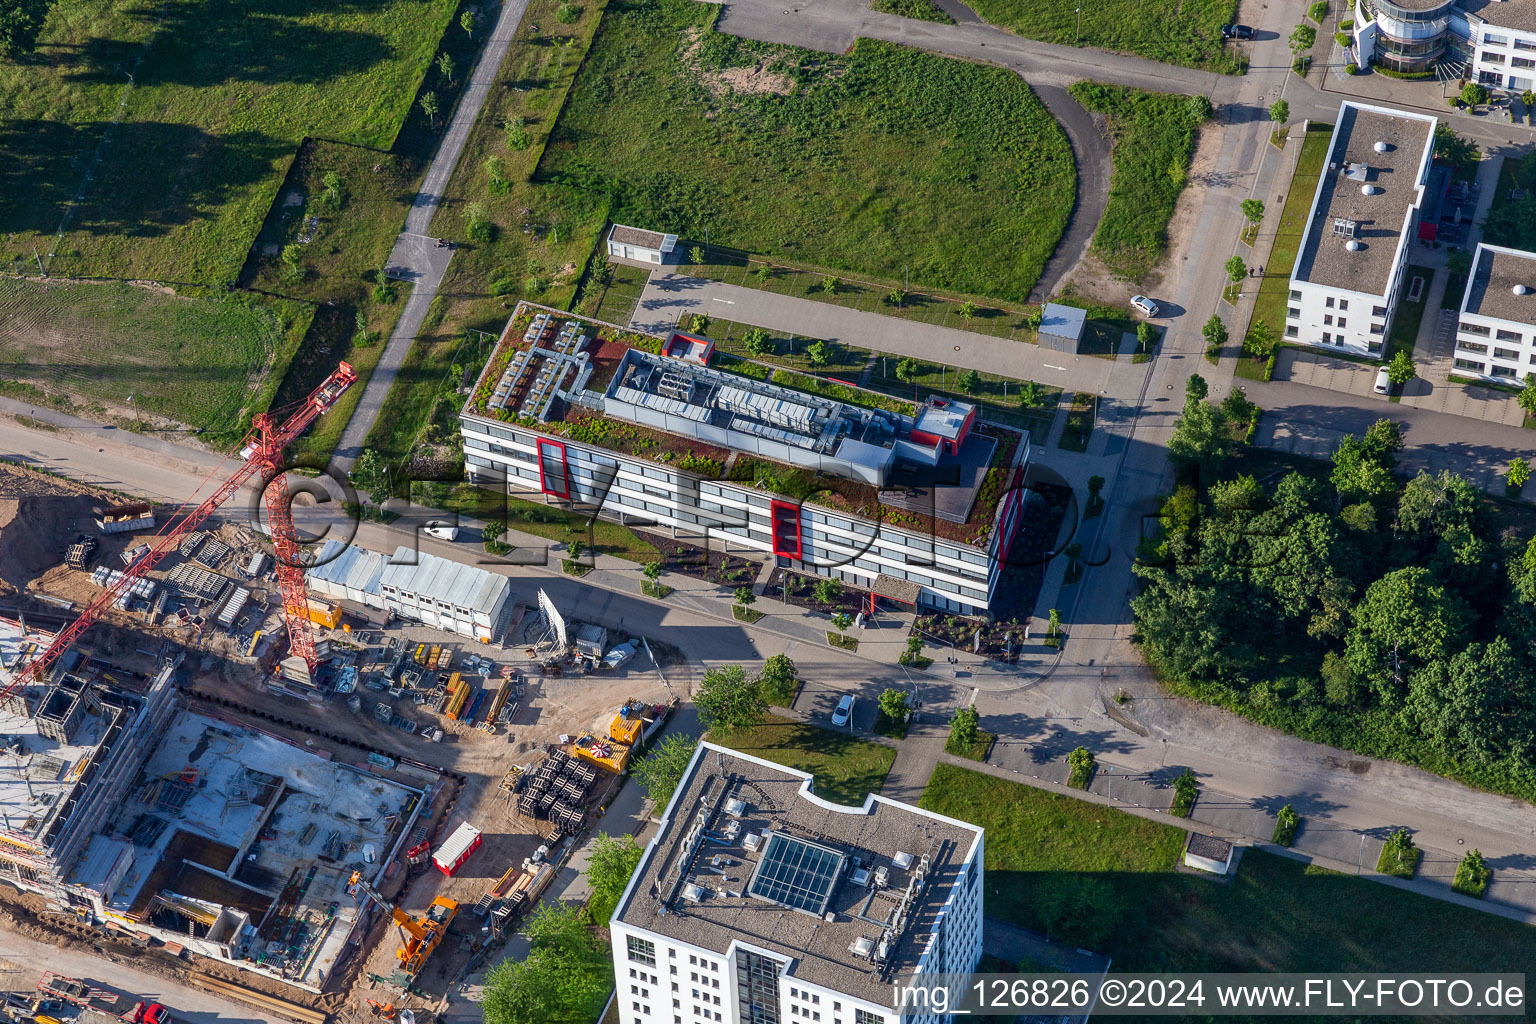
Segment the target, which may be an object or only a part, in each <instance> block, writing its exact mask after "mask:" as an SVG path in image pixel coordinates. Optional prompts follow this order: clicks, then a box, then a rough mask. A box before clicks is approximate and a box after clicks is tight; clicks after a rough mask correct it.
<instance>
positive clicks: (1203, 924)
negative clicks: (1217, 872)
mask: <svg viewBox="0 0 1536 1024" xmlns="http://www.w3.org/2000/svg"><path fill="white" fill-rule="evenodd" d="M922 805H923V806H924V807H926V808H928V809H929V810H933V811H937V812H939V813H941V814H947V815H950V816H952V817H956V818H960V819H962V820H965V821H971V822H975V823H976V824H979V825H984V826H985V827H986V829H987V843H986V882H987V913H988V914H990V915H994V916H997V917H1002V918H1005V919H1007V920H1010V921H1013V922H1015V923H1018V924H1021V925H1024V926H1026V927H1040V924H1041V922H1040V921H1039V919H1038V918H1037V916H1036V908H1037V902H1036V900H1035V898H1034V897H1035V895H1036V893H1037V892H1038V890H1039V887H1040V886H1041V885H1042V884H1045V883H1048V882H1051V881H1052V880H1053V879H1055V878H1056V877H1058V876H1084V875H1086V876H1089V877H1092V878H1095V879H1100V880H1103V881H1104V882H1106V883H1107V884H1108V885H1110V886H1112V887H1113V890H1114V894H1115V896H1116V898H1117V899H1118V901H1119V904H1120V913H1119V915H1118V920H1117V923H1116V927H1114V928H1113V929H1112V931H1111V932H1110V936H1109V938H1108V939H1107V940H1106V941H1105V942H1104V943H1103V944H1102V946H1101V947H1100V948H1099V949H1098V950H1097V951H1098V952H1103V953H1108V954H1109V955H1110V956H1112V957H1113V958H1114V964H1115V969H1116V970H1117V971H1181V970H1182V971H1195V970H1210V971H1264V972H1268V971H1382V972H1392V971H1403V972H1406V971H1423V970H1433V971H1473V970H1486V971H1503V970H1515V971H1518V970H1524V969H1525V968H1524V966H1523V965H1527V964H1530V963H1532V962H1536V929H1533V928H1530V927H1528V926H1526V925H1523V924H1519V923H1517V922H1514V921H1509V920H1506V919H1504V918H1501V917H1494V916H1493V915H1491V914H1484V913H1481V912H1479V911H1476V910H1469V909H1466V908H1463V907H1459V906H1455V905H1452V904H1449V903H1443V902H1441V901H1439V900H1433V899H1430V898H1428V897H1425V896H1419V895H1417V894H1415V893H1410V892H1404V891H1401V890H1398V889H1393V888H1391V887H1389V886H1385V885H1381V884H1379V883H1375V882H1370V881H1366V880H1364V879H1361V878H1354V877H1351V876H1348V875H1341V874H1337V873H1335V872H1332V871H1326V870H1323V869H1321V868H1314V867H1310V866H1308V865H1306V864H1303V863H1300V862H1298V861H1293V860H1289V859H1287V858H1283V857H1278V856H1274V855H1271V854H1266V853H1262V852H1259V851H1257V850H1252V849H1250V850H1246V851H1245V852H1244V854H1243V859H1242V862H1241V864H1240V866H1239V869H1238V872H1237V876H1236V879H1235V880H1234V882H1233V883H1232V884H1231V885H1217V884H1214V883H1212V882H1210V881H1208V880H1206V879H1203V878H1196V877H1192V876H1190V875H1186V874H1181V873H1177V872H1175V870H1174V865H1175V864H1176V863H1178V862H1179V861H1180V859H1181V854H1182V849H1183V843H1184V835H1185V833H1184V831H1183V830H1182V829H1176V828H1172V827H1169V826H1167V825H1162V824H1158V823H1156V822H1151V821H1147V820H1145V819H1142V818H1138V817H1135V816H1133V815H1130V814H1125V813H1123V812H1121V811H1115V810H1110V809H1108V808H1105V807H1103V806H1100V805H1097V804H1093V803H1089V802H1085V801H1082V800H1078V799H1075V798H1073V797H1068V796H1061V795H1059V794H1056V793H1047V792H1044V791H1042V790H1038V789H1033V788H1031V787H1029V786H1024V785H1020V784H1018V783H1015V782H1010V781H1008V780H1005V779H997V778H993V777H992V776H988V775H982V774H980V773H978V772H972V771H967V770H965V769H963V768H956V767H953V766H950V765H939V766H938V768H936V769H935V771H934V773H933V776H932V778H931V779H929V782H928V787H927V789H926V790H925V792H924V794H923V799H922ZM1341 907H1344V908H1348V912H1347V913H1341V912H1340V908H1341ZM1447 935H1463V936H1476V937H1477V940H1476V941H1475V942H1446V941H1444V937H1445V936H1447Z"/></svg>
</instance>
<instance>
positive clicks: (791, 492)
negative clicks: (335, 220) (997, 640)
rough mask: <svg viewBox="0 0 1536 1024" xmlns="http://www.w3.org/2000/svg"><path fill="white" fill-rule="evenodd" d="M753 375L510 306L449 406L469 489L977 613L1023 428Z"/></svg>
mask: <svg viewBox="0 0 1536 1024" xmlns="http://www.w3.org/2000/svg"><path fill="white" fill-rule="evenodd" d="M766 376H768V368H767V367H765V366H763V365H762V364H757V363H752V362H749V361H746V360H740V359H736V358H735V357H733V356H729V355H726V354H722V353H718V352H716V351H715V345H714V343H713V342H712V341H711V340H710V339H708V338H706V337H702V336H700V335H698V334H688V335H684V334H673V335H671V336H670V337H667V338H659V337H654V336H650V335H644V334H638V333H635V332H632V331H629V330H627V329H625V328H620V327H617V326H615V325H611V324H603V323H600V322H597V321H592V320H588V319H585V318H582V317H577V316H575V315H573V314H569V313H564V312H561V311H559V310H550V309H545V308H543V307H538V306H534V305H532V304H528V303H525V304H523V305H521V306H520V307H519V308H518V310H517V311H516V313H514V314H513V316H512V318H511V320H510V321H509V322H508V324H507V327H506V329H505V330H504V331H503V333H502V336H501V339H500V341H499V343H498V345H497V347H496V349H495V351H494V352H493V353H492V355H491V358H490V360H489V361H488V363H487V365H486V368H485V370H484V371H483V372H482V374H481V377H480V379H479V381H478V382H477V383H476V386H475V388H474V390H473V391H472V393H471V395H470V397H469V400H468V401H467V402H466V403H465V405H464V407H463V410H462V412H461V416H460V425H461V429H462V436H463V444H464V453H465V460H466V464H467V470H468V473H469V475H470V478H471V480H472V481H473V482H475V483H477V484H479V485H481V486H485V487H494V488H498V489H500V488H503V487H504V488H505V490H506V493H508V494H509V495H514V496H516V497H519V498H523V499H529V498H532V499H534V500H540V499H542V500H544V501H546V502H549V503H552V504H558V505H560V506H562V507H566V508H571V509H574V510H577V511H585V512H595V513H596V514H597V515H600V516H603V517H605V518H609V519H615V520H618V521H620V522H622V523H625V524H627V525H631V526H636V527H641V528H652V529H661V530H665V531H669V532H671V533H672V534H673V535H674V536H677V537H679V538H680V539H689V540H691V541H693V542H695V543H697V542H699V541H700V540H701V539H702V538H703V537H704V536H705V535H706V534H707V535H708V536H710V537H711V538H714V539H717V540H723V541H724V542H725V543H727V544H729V545H730V546H731V547H733V548H736V549H738V550H745V551H749V552H752V553H755V554H757V555H758V556H759V557H762V556H769V557H774V558H776V559H777V560H778V562H779V564H780V565H781V566H784V567H785V568H787V569H790V570H793V571H795V572H799V573H803V574H805V575H807V576H813V577H816V576H819V577H829V578H834V579H839V580H842V581H844V582H845V583H847V584H848V585H850V586H852V587H856V588H859V589H862V590H865V591H867V592H869V593H870V594H873V595H878V596H880V597H882V598H885V599H888V600H890V601H892V602H895V603H897V604H899V605H905V606H912V607H915V608H918V609H922V610H938V611H949V612H958V613H962V614H979V613H981V612H984V611H986V610H987V609H988V608H990V607H991V606H992V604H993V601H994V596H995V591H996V588H997V584H998V580H999V577H1000V575H1001V569H1002V563H1003V558H1004V557H1005V556H1006V554H1007V551H1008V547H1009V544H1010V542H1011V541H1012V535H1013V533H1014V531H1015V530H1016V529H1017V526H1018V521H1019V517H1020V513H1021V511H1022V508H1023V504H1024V502H1023V498H1024V494H1023V491H1022V489H1021V488H1020V487H1019V481H1020V480H1021V479H1022V476H1023V468H1024V466H1025V465H1026V464H1027V462H1028V459H1029V452H1030V448H1029V439H1028V436H1027V435H1026V434H1024V433H1021V432H1019V431H1016V430H1013V429H1010V428H1006V427H1001V426H998V425H996V424H991V423H987V422H985V421H983V420H980V419H979V418H978V415H977V410H976V408H975V407H974V406H972V405H971V404H969V403H966V402H960V401H956V400H953V399H939V398H930V399H929V400H928V401H927V402H926V403H924V404H921V405H918V404H915V403H910V402H902V401H901V400H899V399H893V398H890V397H889V396H885V395H876V394H874V393H863V392H859V391H858V390H857V389H849V391H848V393H849V394H852V395H860V396H862V397H866V398H868V400H869V402H868V404H867V405H863V404H860V405H855V404H851V403H849V402H842V401H836V400H833V399H830V398H826V397H824V396H822V395H816V394H811V393H808V392H806V391H800V390H796V389H793V388H789V387H783V386H780V385H778V384H774V383H770V382H769V381H767V380H764V379H762V378H764V377H766Z"/></svg>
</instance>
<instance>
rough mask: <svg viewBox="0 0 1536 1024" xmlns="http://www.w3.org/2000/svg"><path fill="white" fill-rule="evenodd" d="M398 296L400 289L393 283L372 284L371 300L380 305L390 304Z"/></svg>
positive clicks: (392, 303)
mask: <svg viewBox="0 0 1536 1024" xmlns="http://www.w3.org/2000/svg"><path fill="white" fill-rule="evenodd" d="M399 298H400V291H399V289H397V288H396V287H395V286H394V285H393V284H376V285H374V286H373V301H374V302H377V303H378V304H379V305H381V306H392V305H394V303H395V301H396V300H397V299H399Z"/></svg>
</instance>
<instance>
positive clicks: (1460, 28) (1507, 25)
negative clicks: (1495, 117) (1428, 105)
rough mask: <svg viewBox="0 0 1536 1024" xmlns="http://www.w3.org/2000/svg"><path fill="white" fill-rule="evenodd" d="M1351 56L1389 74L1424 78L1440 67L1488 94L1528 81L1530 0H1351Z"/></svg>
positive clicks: (1534, 49)
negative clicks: (1352, 46) (1493, 90)
mask: <svg viewBox="0 0 1536 1024" xmlns="http://www.w3.org/2000/svg"><path fill="white" fill-rule="evenodd" d="M1353 15H1354V27H1353V30H1352V34H1353V36H1354V55H1355V58H1356V59H1357V61H1358V62H1359V63H1361V64H1366V63H1370V62H1372V61H1375V62H1377V63H1379V64H1381V65H1382V66H1383V67H1386V68H1388V69H1390V70H1392V71H1398V72H1406V73H1409V74H1422V75H1425V76H1426V77H1428V76H1429V75H1430V74H1431V73H1432V69H1433V68H1434V67H1435V65H1436V64H1442V66H1444V67H1445V68H1446V70H1447V71H1448V72H1449V74H1448V77H1457V76H1464V77H1466V78H1468V79H1470V80H1472V81H1475V82H1480V83H1482V84H1483V85H1486V86H1488V87H1489V88H1492V89H1506V90H1509V91H1511V92H1523V91H1524V90H1526V89H1530V88H1532V86H1533V84H1536V3H1533V2H1532V0H1356V2H1355V4H1354V6H1353Z"/></svg>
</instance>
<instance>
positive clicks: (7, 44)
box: [0, 0, 53, 60]
mask: <svg viewBox="0 0 1536 1024" xmlns="http://www.w3.org/2000/svg"><path fill="white" fill-rule="evenodd" d="M52 6H53V0H0V60H13V59H15V58H17V57H20V56H22V55H23V54H27V53H31V52H32V51H33V50H34V49H36V48H37V34H38V33H39V32H41V31H42V28H43V22H44V21H46V20H47V18H48V9H49V8H50V7H52Z"/></svg>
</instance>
